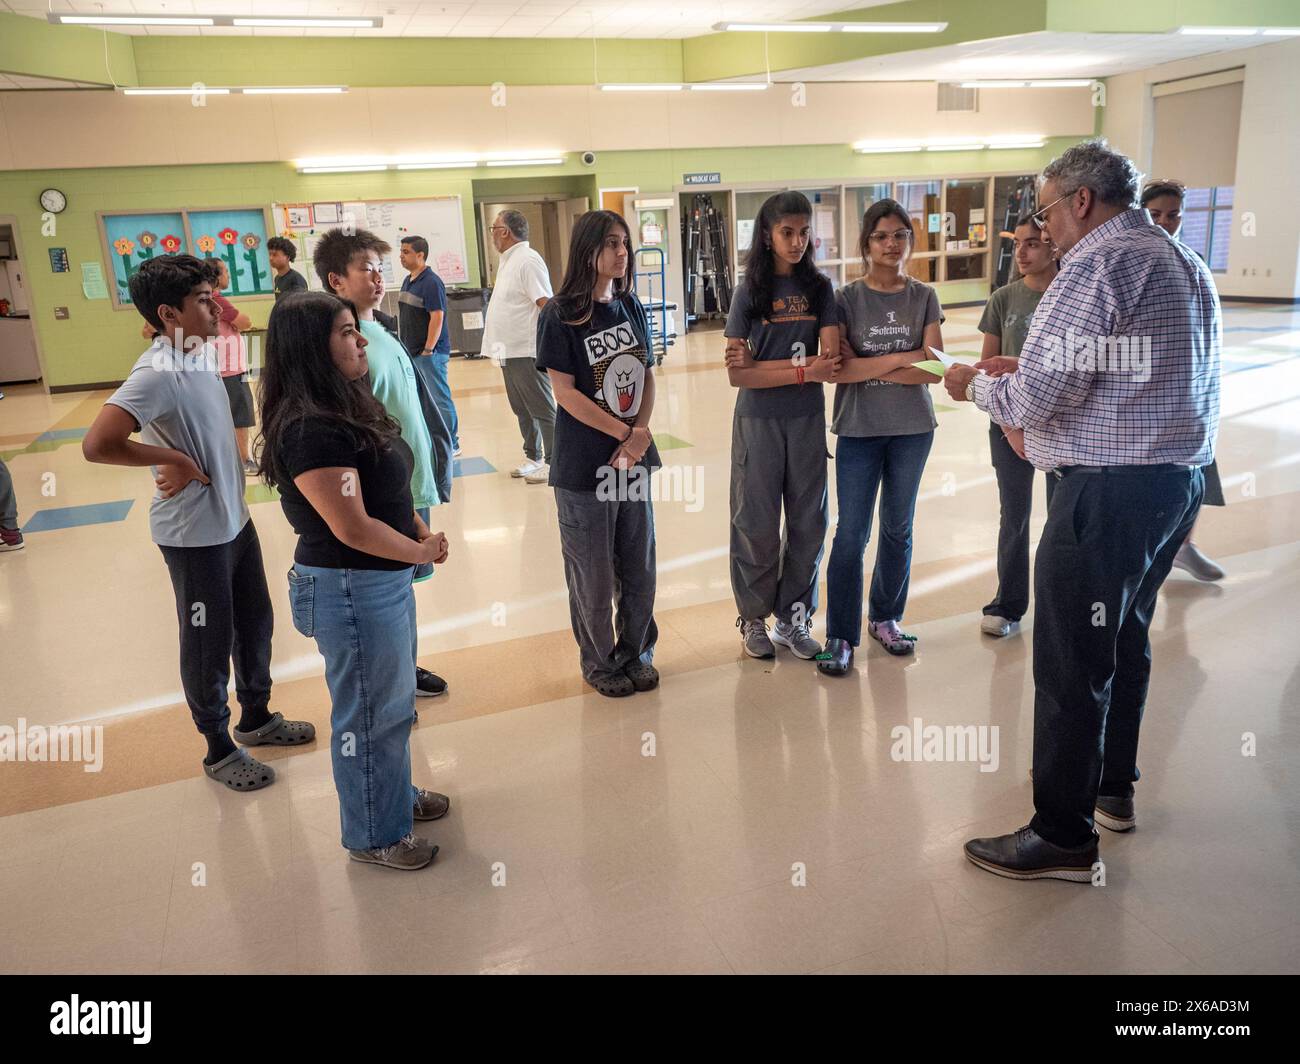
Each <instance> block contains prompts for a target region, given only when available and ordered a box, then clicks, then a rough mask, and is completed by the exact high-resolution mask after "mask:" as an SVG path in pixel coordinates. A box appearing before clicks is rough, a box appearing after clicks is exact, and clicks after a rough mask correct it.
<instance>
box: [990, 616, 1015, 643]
mask: <svg viewBox="0 0 1300 1064" xmlns="http://www.w3.org/2000/svg"><path fill="white" fill-rule="evenodd" d="M1019 627H1020V622H1019V621H1009V620H1007V619H1006V618H1005V617H999V616H998V615H997V614H996V613H986V614H985V615H984V619H983V620H982V621H980V631H981V632H983V633H984V634H985V635H992V636H997V637H998V638H999V639H1001V638H1002V637H1003V636H1006V635H1010V634H1011V633H1012V632H1014V631H1015V630H1016V629H1017V628H1019Z"/></svg>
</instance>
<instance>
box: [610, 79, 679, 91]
mask: <svg viewBox="0 0 1300 1064" xmlns="http://www.w3.org/2000/svg"><path fill="white" fill-rule="evenodd" d="M600 91H601V92H681V91H682V86H681V85H674V84H673V83H672V82H669V81H665V82H663V83H661V84H654V83H651V84H645V85H619V84H607V85H602V86H601V87H600Z"/></svg>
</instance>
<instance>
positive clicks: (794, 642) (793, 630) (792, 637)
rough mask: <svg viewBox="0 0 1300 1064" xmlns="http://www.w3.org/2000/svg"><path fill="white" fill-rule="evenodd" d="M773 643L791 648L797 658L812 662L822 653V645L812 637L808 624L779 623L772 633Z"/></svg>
mask: <svg viewBox="0 0 1300 1064" xmlns="http://www.w3.org/2000/svg"><path fill="white" fill-rule="evenodd" d="M772 642H773V643H776V644H777V646H783V647H789V648H790V651H791V652H792V653H793V654H794V656H795V657H796V658H803V660H804V661H812V659H813V658H815V657H816V656H817V655H818V654H820V653H821V652H822V645H821V644H820V643H819V642H817V640H815V639H814V638H813V637H812V633H811V632H810V631H809V628H808V625H806V624H786V623H785V621H777V622H776V628H775V630H774V631H773V632H772Z"/></svg>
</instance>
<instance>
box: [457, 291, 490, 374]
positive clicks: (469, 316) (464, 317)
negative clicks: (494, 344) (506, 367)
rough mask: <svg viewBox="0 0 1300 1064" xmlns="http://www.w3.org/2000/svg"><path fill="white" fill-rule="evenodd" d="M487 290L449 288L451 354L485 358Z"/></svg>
mask: <svg viewBox="0 0 1300 1064" xmlns="http://www.w3.org/2000/svg"><path fill="white" fill-rule="evenodd" d="M489 292H490V290H489V289H487V288H448V289H447V316H448V318H450V319H451V320H450V323H449V325H450V328H451V353H452V354H453V355H464V356H465V357H466V358H484V357H486V356H484V355H483V354H482V350H483V315H484V312H485V311H486V310H487V301H488V294H489Z"/></svg>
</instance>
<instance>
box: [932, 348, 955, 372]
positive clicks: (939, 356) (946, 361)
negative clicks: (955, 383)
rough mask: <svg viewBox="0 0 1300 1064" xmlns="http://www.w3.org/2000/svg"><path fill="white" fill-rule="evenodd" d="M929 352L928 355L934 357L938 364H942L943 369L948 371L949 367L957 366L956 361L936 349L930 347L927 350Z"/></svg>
mask: <svg viewBox="0 0 1300 1064" xmlns="http://www.w3.org/2000/svg"><path fill="white" fill-rule="evenodd" d="M929 351H930V354H932V355H934V357H935V358H937V359H938V360H939V361H940V362H942V363H943V367H944V369H948V368H949V367H951V366H955V365H956V364H957V359H955V358H953V357H952V356H951V355H945V354H944V353H943V352H942V351H940V350H939V349H938V348H937V347H931V348H929Z"/></svg>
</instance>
